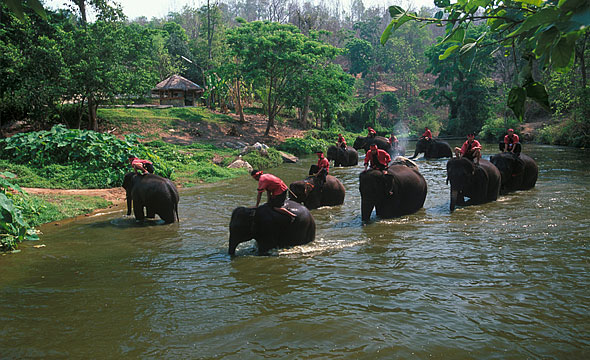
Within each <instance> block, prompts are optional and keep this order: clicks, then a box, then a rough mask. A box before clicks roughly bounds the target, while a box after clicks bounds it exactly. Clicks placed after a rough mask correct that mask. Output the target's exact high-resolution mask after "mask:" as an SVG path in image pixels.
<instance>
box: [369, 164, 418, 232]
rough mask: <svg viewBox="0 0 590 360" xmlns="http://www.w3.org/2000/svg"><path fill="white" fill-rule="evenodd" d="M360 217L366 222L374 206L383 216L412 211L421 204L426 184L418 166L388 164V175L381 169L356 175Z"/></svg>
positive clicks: (391, 216)
mask: <svg viewBox="0 0 590 360" xmlns="http://www.w3.org/2000/svg"><path fill="white" fill-rule="evenodd" d="M359 190H360V193H361V218H362V220H363V222H368V221H369V220H370V218H371V213H372V212H373V208H375V210H376V212H377V216H379V217H380V218H382V219H385V218H393V217H398V216H402V215H407V214H412V213H415V212H416V211H418V210H419V209H420V208H422V206H423V205H424V201H425V200H426V193H427V191H428V187H427V185H426V180H424V176H422V174H420V171H418V168H417V167H408V166H406V165H397V164H393V165H390V166H389V168H388V169H387V175H384V174H383V171H380V170H374V169H371V170H368V171H363V172H362V173H361V174H360V176H359Z"/></svg>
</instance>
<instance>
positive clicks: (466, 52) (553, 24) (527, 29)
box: [381, 0, 590, 119]
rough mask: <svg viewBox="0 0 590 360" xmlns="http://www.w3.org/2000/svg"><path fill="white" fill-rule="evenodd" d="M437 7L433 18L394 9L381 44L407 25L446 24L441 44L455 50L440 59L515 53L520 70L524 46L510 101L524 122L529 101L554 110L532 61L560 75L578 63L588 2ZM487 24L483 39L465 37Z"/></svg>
mask: <svg viewBox="0 0 590 360" xmlns="http://www.w3.org/2000/svg"><path fill="white" fill-rule="evenodd" d="M435 4H436V5H437V6H438V7H441V8H443V9H442V10H441V11H439V12H437V13H436V14H435V16H434V17H424V16H419V15H417V14H415V13H412V12H409V11H405V10H404V9H402V8H401V7H399V6H390V7H389V14H390V15H391V18H392V20H391V22H390V24H389V25H388V26H387V28H386V29H385V31H384V32H383V34H382V36H381V43H382V44H384V43H385V42H386V41H387V40H388V39H389V37H390V36H391V34H392V32H393V31H395V30H397V29H398V28H399V27H400V26H401V25H403V24H404V23H406V22H408V21H418V22H426V23H429V24H437V25H439V26H445V29H446V37H445V38H444V39H442V40H441V42H440V43H441V44H446V43H449V44H452V46H450V47H448V48H447V50H446V51H445V53H444V54H442V55H440V58H441V60H444V59H445V58H447V57H449V56H450V55H451V54H452V53H454V52H458V53H459V55H460V56H461V57H462V58H466V59H469V58H472V57H473V56H474V55H475V53H476V52H484V53H487V54H491V53H492V52H494V51H497V50H504V51H506V52H508V53H510V52H511V53H512V55H513V58H514V62H515V66H516V62H517V58H516V49H517V48H520V50H521V51H522V54H523V57H524V58H525V60H526V65H524V67H523V72H522V73H520V74H519V79H518V81H515V82H516V86H514V87H513V88H512V90H511V91H510V93H509V94H508V100H507V104H508V106H509V107H510V108H511V109H512V110H513V111H514V114H515V115H516V117H517V118H519V119H522V117H523V114H524V105H525V100H526V98H527V97H528V98H531V99H533V100H535V101H536V102H538V103H539V104H541V105H542V106H543V107H545V108H548V107H549V100H548V95H547V91H546V89H545V86H544V85H543V84H542V83H540V82H538V81H535V80H534V79H533V75H532V69H531V64H532V62H533V60H534V59H536V60H537V61H539V62H540V63H541V64H543V65H544V66H546V67H551V68H552V69H553V70H555V71H559V72H565V71H567V70H568V69H570V68H571V67H572V65H573V62H574V57H575V44H576V40H577V39H578V38H579V37H580V36H581V35H582V34H583V33H584V32H585V31H587V30H586V29H587V27H588V26H589V25H590V16H589V14H590V2H588V1H587V0H550V1H543V0H512V1H506V0H471V1H467V0H462V1H458V2H456V3H453V4H451V0H435ZM482 21H485V22H486V25H487V26H488V27H489V31H488V32H487V33H484V34H482V36H480V37H478V38H471V37H468V36H466V30H467V28H468V27H469V25H470V24H473V23H477V22H482ZM491 36H493V37H495V39H494V42H493V43H490V42H486V40H488V39H489V38H490V37H491ZM491 44H494V45H495V46H491Z"/></svg>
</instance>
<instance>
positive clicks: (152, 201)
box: [123, 172, 179, 224]
mask: <svg viewBox="0 0 590 360" xmlns="http://www.w3.org/2000/svg"><path fill="white" fill-rule="evenodd" d="M123 188H125V191H126V195H127V215H131V206H132V205H133V213H134V215H135V219H136V220H144V218H146V217H147V218H154V217H155V216H156V214H157V215H159V216H160V218H161V219H162V220H164V222H165V223H166V224H169V223H173V222H174V221H175V220H178V200H179V196H178V190H177V189H176V186H175V185H174V183H173V182H172V181H170V180H168V179H165V178H163V177H161V176H158V175H154V174H146V175H140V174H137V173H135V172H130V173H127V174H126V175H125V178H124V179H123ZM144 208H145V209H146V212H147V215H146V214H144V210H143V209H144Z"/></svg>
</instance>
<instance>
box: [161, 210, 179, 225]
mask: <svg viewBox="0 0 590 360" xmlns="http://www.w3.org/2000/svg"><path fill="white" fill-rule="evenodd" d="M158 215H160V218H161V219H162V220H164V223H166V224H171V223H173V222H174V220H175V217H174V209H173V208H170V209H166V210H165V211H163V212H160V213H159V214H158Z"/></svg>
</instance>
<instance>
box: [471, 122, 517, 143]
mask: <svg viewBox="0 0 590 360" xmlns="http://www.w3.org/2000/svg"><path fill="white" fill-rule="evenodd" d="M518 126H519V122H518V120H516V119H514V118H510V119H502V118H491V119H488V120H486V121H485V124H484V125H483V127H482V128H481V131H480V132H479V137H480V139H482V140H487V141H502V140H503V139H504V135H506V130H508V129H509V128H513V129H518Z"/></svg>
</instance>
